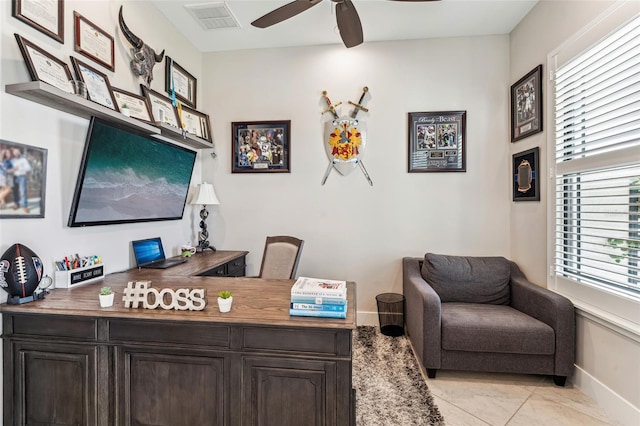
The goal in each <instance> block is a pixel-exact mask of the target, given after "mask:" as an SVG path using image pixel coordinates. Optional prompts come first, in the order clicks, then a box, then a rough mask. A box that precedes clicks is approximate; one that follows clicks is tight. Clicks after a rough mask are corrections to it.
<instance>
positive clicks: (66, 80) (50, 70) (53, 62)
mask: <svg viewBox="0 0 640 426" xmlns="http://www.w3.org/2000/svg"><path fill="white" fill-rule="evenodd" d="M15 36H16V40H17V41H18V46H19V47H20V52H22V57H23V58H24V62H25V64H26V65H27V69H28V70H29V75H30V76H31V80H33V81H43V82H45V83H47V84H50V85H52V86H54V87H57V88H58V89H60V90H62V91H63V92H67V93H73V86H72V85H71V82H70V80H72V79H73V77H72V76H71V71H70V70H69V66H68V65H67V64H66V63H64V62H63V61H61V60H60V59H58V58H55V57H53V56H51V55H50V54H49V53H47V52H45V51H44V50H43V49H41V48H40V47H38V46H36V45H35V44H33V43H32V42H30V41H29V40H27V39H25V38H24V37H22V36H20V35H19V34H15Z"/></svg>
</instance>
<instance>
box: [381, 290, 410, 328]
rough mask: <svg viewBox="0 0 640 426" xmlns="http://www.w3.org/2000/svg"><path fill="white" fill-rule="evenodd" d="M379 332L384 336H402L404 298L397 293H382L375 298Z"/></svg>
mask: <svg viewBox="0 0 640 426" xmlns="http://www.w3.org/2000/svg"><path fill="white" fill-rule="evenodd" d="M376 301H377V302H378V319H379V321H380V331H381V332H382V334H384V335H385V336H393V337H395V336H402V335H403V334H404V296H403V295H402V294H398V293H382V294H379V295H377V296H376Z"/></svg>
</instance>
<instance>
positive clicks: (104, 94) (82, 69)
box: [71, 56, 120, 111]
mask: <svg viewBox="0 0 640 426" xmlns="http://www.w3.org/2000/svg"><path fill="white" fill-rule="evenodd" d="M71 64H72V65H73V69H74V70H75V72H76V77H77V78H78V80H81V81H83V82H84V84H85V86H86V87H87V96H88V97H89V100H90V101H93V102H95V103H97V104H99V105H102V106H104V107H106V108H109V109H112V110H115V111H120V110H119V109H118V104H117V103H116V98H115V97H114V96H113V90H111V83H110V82H109V77H108V76H107V75H106V74H105V73H103V72H102V71H99V70H98V69H96V68H94V67H92V66H91V65H89V64H87V63H86V62H83V61H81V60H79V59H78V58H75V57H73V56H72V57H71Z"/></svg>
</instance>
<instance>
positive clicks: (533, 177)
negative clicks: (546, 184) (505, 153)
mask: <svg viewBox="0 0 640 426" xmlns="http://www.w3.org/2000/svg"><path fill="white" fill-rule="evenodd" d="M539 156H540V148H538V147H535V148H532V149H529V150H527V151H523V152H520V153H518V154H513V165H512V168H513V170H512V172H513V175H512V176H513V201H540V182H539V175H540V164H539V162H538V159H539Z"/></svg>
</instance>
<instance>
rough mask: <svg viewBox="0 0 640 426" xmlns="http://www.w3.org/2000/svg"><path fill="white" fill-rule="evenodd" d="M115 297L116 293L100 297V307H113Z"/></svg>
mask: <svg viewBox="0 0 640 426" xmlns="http://www.w3.org/2000/svg"><path fill="white" fill-rule="evenodd" d="M114 296H115V293H111V294H105V295H103V294H101V295H100V307H101V308H108V307H110V306H113V297H114Z"/></svg>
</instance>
